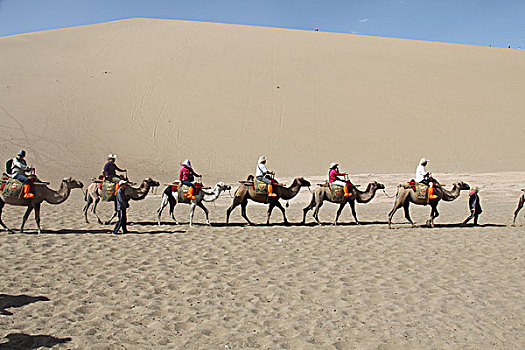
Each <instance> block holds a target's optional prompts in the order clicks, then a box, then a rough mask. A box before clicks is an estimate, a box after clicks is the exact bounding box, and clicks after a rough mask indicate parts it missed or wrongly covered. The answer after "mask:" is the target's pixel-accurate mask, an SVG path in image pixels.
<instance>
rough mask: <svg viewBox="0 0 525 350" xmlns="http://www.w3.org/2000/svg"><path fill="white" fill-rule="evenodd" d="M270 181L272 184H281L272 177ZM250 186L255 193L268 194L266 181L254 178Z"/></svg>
mask: <svg viewBox="0 0 525 350" xmlns="http://www.w3.org/2000/svg"><path fill="white" fill-rule="evenodd" d="M270 181H272V182H273V186H279V185H281V186H282V184H279V183H278V182H277V181H275V180H274V179H270ZM252 186H253V190H254V191H255V193H256V194H268V184H267V183H266V182H262V181H259V180H257V179H254V180H253V185H252Z"/></svg>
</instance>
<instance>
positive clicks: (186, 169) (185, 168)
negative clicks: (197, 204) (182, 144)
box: [179, 159, 200, 199]
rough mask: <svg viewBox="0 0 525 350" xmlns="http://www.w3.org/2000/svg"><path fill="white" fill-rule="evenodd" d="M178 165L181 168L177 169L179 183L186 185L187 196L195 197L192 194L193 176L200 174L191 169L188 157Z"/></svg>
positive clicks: (193, 187)
mask: <svg viewBox="0 0 525 350" xmlns="http://www.w3.org/2000/svg"><path fill="white" fill-rule="evenodd" d="M180 165H181V166H182V168H181V169H180V171H179V181H180V182H181V184H183V185H186V186H188V198H189V199H195V196H194V195H193V194H194V192H195V184H194V183H193V182H194V181H195V178H194V177H195V176H196V177H200V175H199V174H197V173H196V172H195V170H193V167H192V166H191V161H190V160H189V159H186V160H184V162H182V163H180Z"/></svg>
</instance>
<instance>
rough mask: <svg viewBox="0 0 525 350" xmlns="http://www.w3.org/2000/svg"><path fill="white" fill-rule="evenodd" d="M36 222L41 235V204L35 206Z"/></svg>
mask: <svg viewBox="0 0 525 350" xmlns="http://www.w3.org/2000/svg"><path fill="white" fill-rule="evenodd" d="M35 221H36V226H37V227H38V234H41V233H42V228H41V227H40V203H38V204H36V205H35Z"/></svg>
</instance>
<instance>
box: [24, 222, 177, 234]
mask: <svg viewBox="0 0 525 350" xmlns="http://www.w3.org/2000/svg"><path fill="white" fill-rule="evenodd" d="M135 225H136V226H140V225H137V224H134V225H131V226H135ZM155 225H156V223H155ZM185 232H186V231H185V230H177V231H166V230H153V231H144V232H136V231H128V233H127V234H137V235H140V234H152V235H154V234H161V233H185ZM112 233H113V229H110V228H107V229H87V230H82V229H67V228H64V229H58V230H49V229H46V230H43V231H42V234H43V235H45V234H57V235H73V234H77V235H78V234H112ZM23 234H26V235H37V234H38V232H37V231H35V232H26V231H24V233H23Z"/></svg>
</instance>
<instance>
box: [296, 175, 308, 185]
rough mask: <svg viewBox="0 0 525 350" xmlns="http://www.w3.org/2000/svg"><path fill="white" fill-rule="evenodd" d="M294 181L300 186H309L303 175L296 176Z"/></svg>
mask: <svg viewBox="0 0 525 350" xmlns="http://www.w3.org/2000/svg"><path fill="white" fill-rule="evenodd" d="M295 181H297V183H298V184H299V186H301V187H310V186H311V184H310V181H308V180H306V179H305V178H304V177H297V178H296V179H295Z"/></svg>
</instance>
